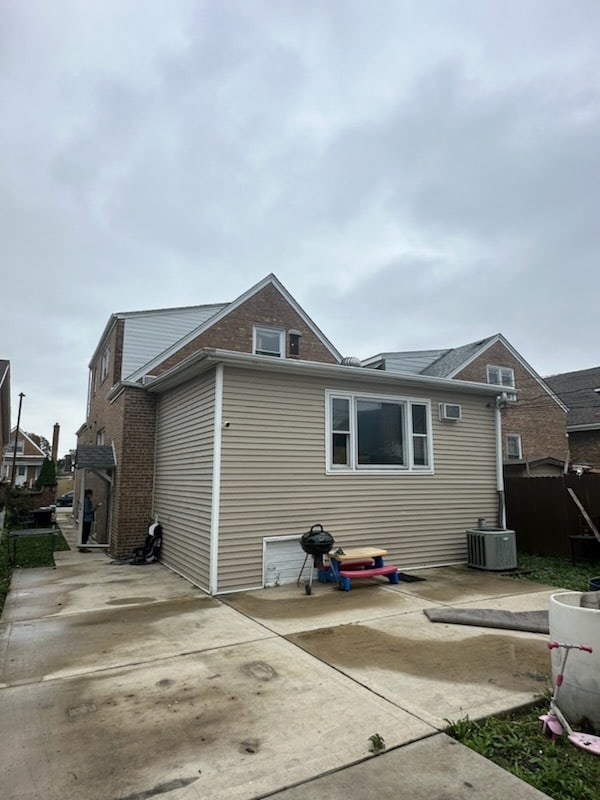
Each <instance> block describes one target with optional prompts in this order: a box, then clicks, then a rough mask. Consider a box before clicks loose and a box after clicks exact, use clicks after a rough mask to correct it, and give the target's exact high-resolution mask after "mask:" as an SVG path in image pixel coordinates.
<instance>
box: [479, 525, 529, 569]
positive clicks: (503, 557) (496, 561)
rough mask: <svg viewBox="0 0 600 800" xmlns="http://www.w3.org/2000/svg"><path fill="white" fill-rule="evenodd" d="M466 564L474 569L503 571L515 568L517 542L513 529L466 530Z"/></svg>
mask: <svg viewBox="0 0 600 800" xmlns="http://www.w3.org/2000/svg"><path fill="white" fill-rule="evenodd" d="M467 550H468V558H469V560H468V565H469V566H470V567H475V568H476V569H487V570H492V571H493V570H496V571H503V570H509V569H516V568H517V542H516V537H515V532H514V531H509V530H506V529H503V528H496V529H495V530H480V529H479V528H476V529H473V530H468V531H467Z"/></svg>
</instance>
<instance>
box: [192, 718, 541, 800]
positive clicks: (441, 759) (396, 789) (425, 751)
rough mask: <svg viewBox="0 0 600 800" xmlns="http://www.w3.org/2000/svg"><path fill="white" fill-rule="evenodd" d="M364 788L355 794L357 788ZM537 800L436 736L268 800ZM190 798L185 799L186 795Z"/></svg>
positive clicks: (498, 771)
mask: <svg viewBox="0 0 600 800" xmlns="http://www.w3.org/2000/svg"><path fill="white" fill-rule="evenodd" d="M358 786H360V787H365V790H364V793H362V794H360V795H359V794H357V787H358ZM371 796H372V797H376V798H377V800H403V798H410V800H451V799H452V800H459V799H460V800H463V798H465V800H466V798H476V800H506V798H507V797H515V798H518V800H543V798H547V795H545V794H543V793H542V792H538V790H537V789H534V788H533V787H532V786H529V785H528V784H526V783H523V782H522V781H520V780H519V779H518V778H515V777H514V776H513V775H510V774H509V773H506V772H505V771H504V770H503V769H501V768H500V767H497V766H496V765H495V764H491V763H490V762H489V761H485V759H482V758H481V756H478V755H477V754H476V753H474V752H473V751H472V750H469V749H468V748H467V747H464V746H463V745H461V744H459V743H458V742H456V741H454V740H453V739H450V738H449V737H448V736H445V735H444V734H443V733H439V734H438V735H437V736H434V737H431V738H429V739H425V740H421V741H419V742H413V743H412V744H409V745H407V746H406V747H401V748H399V749H398V750H393V751H392V752H385V753H382V754H381V755H379V756H377V758H376V759H370V760H369V761H366V762H364V763H362V764H356V765H354V766H352V767H349V768H348V769H346V770H343V771H342V772H336V773H334V774H330V775H324V776H323V777H320V778H317V779H316V780H314V781H311V782H310V783H305V784H303V785H302V786H295V787H293V788H291V789H285V790H284V791H282V792H278V793H277V794H276V795H273V800H321V799H322V798H324V797H326V798H327V800H348V798H353V797H371ZM190 798H191V796H190Z"/></svg>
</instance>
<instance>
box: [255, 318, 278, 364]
mask: <svg viewBox="0 0 600 800" xmlns="http://www.w3.org/2000/svg"><path fill="white" fill-rule="evenodd" d="M284 342H285V340H284V332H283V331H282V330H280V329H279V328H262V327H258V326H255V327H254V332H253V343H252V350H253V352H254V353H255V354H256V355H257V356H273V357H274V358H284V356H285V351H284V346H285V345H284Z"/></svg>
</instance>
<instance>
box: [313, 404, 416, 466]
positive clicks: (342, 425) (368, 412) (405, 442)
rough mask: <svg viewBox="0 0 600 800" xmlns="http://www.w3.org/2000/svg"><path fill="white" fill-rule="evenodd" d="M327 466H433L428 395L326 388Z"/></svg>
mask: <svg viewBox="0 0 600 800" xmlns="http://www.w3.org/2000/svg"><path fill="white" fill-rule="evenodd" d="M326 403H327V470H328V472H340V471H341V472H343V471H350V472H360V471H363V470H364V471H369V470H384V471H391V470H399V471H400V470H401V471H419V472H423V471H425V472H427V471H431V469H432V457H431V435H430V430H431V405H430V403H429V401H428V400H411V399H405V398H400V397H388V396H378V395H363V394H357V393H348V394H347V393H338V392H334V391H329V392H327V393H326Z"/></svg>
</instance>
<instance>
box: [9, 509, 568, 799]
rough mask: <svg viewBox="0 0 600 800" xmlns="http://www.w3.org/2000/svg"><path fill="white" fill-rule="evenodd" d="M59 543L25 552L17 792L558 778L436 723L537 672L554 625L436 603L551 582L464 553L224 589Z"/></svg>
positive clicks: (515, 604)
mask: <svg viewBox="0 0 600 800" xmlns="http://www.w3.org/2000/svg"><path fill="white" fill-rule="evenodd" d="M63 517H64V520H63V522H62V523H61V524H62V526H63V530H64V532H65V534H66V535H67V538H68V539H70V540H71V543H72V544H73V543H74V532H73V531H72V529H71V527H70V526H69V524H68V518H67V517H65V516H64V515H63ZM56 563H57V568H56V569H55V570H54V569H29V570H16V571H15V573H14V576H13V583H12V587H11V592H10V594H9V596H8V598H7V603H6V606H5V609H4V614H3V616H2V620H1V621H0V740H1V741H2V743H3V746H2V748H0V774H2V784H3V789H2V794H3V796H4V797H6V798H11V800H34V798H35V800H37V798H39V797H40V796H43V797H44V798H46V800H71V798H73V800H74V799H75V798H77V800H82V798H83V800H146V798H154V797H159V798H161V800H192V799H193V800H199V799H200V798H202V799H203V800H204V799H206V800H221V799H222V800H226V798H227V800H236V799H238V798H239V800H250V799H251V798H262V797H278V798H282V800H283V798H285V800H300V798H302V799H303V800H306V799H308V800H310V799H311V798H317V797H319V798H322V797H327V798H330V799H331V800H335V798H342V797H343V798H348V797H351V798H370V797H377V798H379V799H380V800H388V798H389V799H390V800H391V798H394V800H398V798H409V797H410V798H411V800H421V798H422V799H423V800H425V798H426V799H427V800H442V799H443V800H448V798H473V799H474V800H475V799H476V800H495V798H502V800H505V799H506V797H507V796H511V795H512V796H515V797H519V798H520V799H521V800H530V799H531V800H534V798H543V797H545V795H543V794H541V793H540V792H537V791H536V790H534V789H531V788H530V787H529V786H527V785H526V784H524V783H522V782H521V781H519V780H518V779H516V778H514V777H513V776H511V775H510V774H508V773H506V772H504V771H503V770H501V769H499V768H498V767H496V766H495V765H494V764H492V763H491V762H488V761H487V760H485V759H483V758H481V757H480V756H478V755H476V754H475V753H473V752H472V751H470V750H468V749H467V748H465V747H463V746H462V745H460V744H458V743H456V742H455V741H453V740H452V739H450V738H449V737H447V736H446V735H445V734H443V733H441V731H443V730H444V728H445V726H446V722H445V720H446V719H451V720H458V719H460V718H461V717H464V716H465V715H467V714H468V715H469V717H471V718H472V719H475V718H478V717H483V716H487V715H488V714H491V713H497V712H499V711H504V710H508V709H510V708H513V707H517V706H519V705H523V704H524V703H526V702H529V701H530V700H531V699H533V698H534V697H535V696H536V695H538V694H539V693H540V692H541V691H543V689H544V688H545V686H546V681H547V680H548V676H549V672H550V659H549V655H548V651H547V648H546V646H545V643H546V640H547V636H541V635H538V634H528V633H519V632H512V631H498V630H489V629H484V628H476V627H468V626H461V625H447V624H441V623H431V622H429V620H428V619H427V618H426V616H425V615H424V614H423V609H425V608H431V607H439V606H444V605H447V606H448V605H452V606H457V605H460V606H461V607H469V606H471V607H474V608H481V607H486V608H497V609H505V610H511V611H519V610H538V609H545V608H547V605H548V597H549V595H550V594H551V592H552V591H553V590H551V589H550V588H549V587H548V588H546V587H541V586H540V585H539V584H532V583H527V582H523V581H514V580H512V579H510V578H505V577H501V576H497V575H494V574H492V573H486V572H478V571H474V570H469V569H467V568H460V567H459V568H451V569H433V570H423V571H421V572H419V573H415V574H416V575H418V576H420V577H422V578H424V579H425V580H421V581H416V582H413V583H404V582H403V583H401V584H400V585H399V586H391V585H389V584H384V583H382V584H379V585H375V583H372V582H369V581H365V582H363V583H362V585H361V584H357V585H356V587H353V589H352V591H351V592H349V593H346V592H340V591H339V590H338V589H337V587H335V586H333V585H321V584H315V585H314V588H313V594H312V595H311V596H310V597H309V596H307V595H305V593H304V591H303V590H302V588H298V587H296V586H295V585H294V586H283V587H278V588H276V589H267V590H261V591H256V592H247V593H239V594H236V595H228V596H225V597H223V598H220V599H215V598H210V597H207V596H206V595H204V594H203V593H202V592H200V591H199V590H197V589H196V588H195V587H193V586H191V585H190V584H189V583H187V582H186V581H185V580H183V579H182V578H180V577H178V576H177V575H174V574H173V573H171V572H169V571H168V570H167V569H166V568H164V567H162V566H161V565H158V564H156V565H150V566H145V567H133V566H129V565H121V564H115V563H112V562H111V561H110V560H109V559H108V558H107V557H106V556H105V555H104V554H102V553H101V552H92V553H85V554H82V553H79V552H78V551H77V550H76V549H72V550H71V551H70V552H60V553H57V554H56ZM374 733H378V734H379V735H380V736H382V737H383V738H384V740H385V743H386V747H387V749H386V751H385V752H384V753H382V754H381V755H377V756H374V755H372V754H371V753H370V752H369V749H368V746H369V736H371V735H372V734H374Z"/></svg>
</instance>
